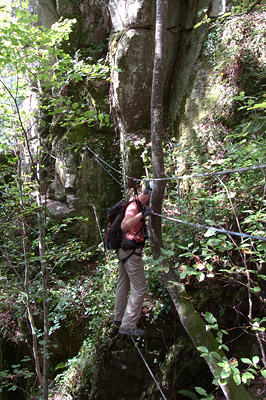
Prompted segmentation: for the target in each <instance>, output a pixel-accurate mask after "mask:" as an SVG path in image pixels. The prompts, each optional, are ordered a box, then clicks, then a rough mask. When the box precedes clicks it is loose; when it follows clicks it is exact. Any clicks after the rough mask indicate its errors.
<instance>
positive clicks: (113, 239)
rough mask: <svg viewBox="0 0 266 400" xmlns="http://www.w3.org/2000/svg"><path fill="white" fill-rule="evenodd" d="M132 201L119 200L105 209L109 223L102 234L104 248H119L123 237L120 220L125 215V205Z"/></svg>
mask: <svg viewBox="0 0 266 400" xmlns="http://www.w3.org/2000/svg"><path fill="white" fill-rule="evenodd" d="M132 201H134V200H132ZM132 201H125V200H120V201H119V202H118V203H116V204H115V205H113V206H112V207H110V208H108V209H107V217H108V221H109V223H108V226H107V229H106V231H105V235H104V247H105V248H106V249H109V250H118V249H119V247H120V243H121V240H122V237H123V234H122V230H121V222H122V220H123V218H124V216H125V211H126V208H127V206H128V205H129V204H130V203H132Z"/></svg>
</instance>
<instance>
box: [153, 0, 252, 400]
mask: <svg viewBox="0 0 266 400" xmlns="http://www.w3.org/2000/svg"><path fill="white" fill-rule="evenodd" d="M167 6H168V1H167V0H157V1H156V29H155V56H154V69H153V82H152V96H151V144H152V168H153V177H154V183H153V191H152V199H151V205H152V208H153V210H154V211H155V212H156V213H157V214H161V209H162V202H163V196H164V188H165V184H164V181H163V180H160V178H162V177H163V176H164V156H163V145H162V143H163V85H164V67H165V47H166V31H167ZM161 226H162V224H161V218H160V217H158V216H152V217H151V221H150V242H151V248H152V253H153V257H154V258H155V259H157V258H158V257H159V255H160V249H161V248H162V247H163V240H162V228H161ZM167 270H169V272H168V273H164V272H162V273H161V278H162V281H163V282H164V284H165V286H166V288H167V290H168V293H169V295H170V297H171V299H172V301H173V303H174V306H175V308H176V310H177V313H178V315H179V318H180V321H181V323H182V325H183V327H184V328H185V330H186V332H187V334H188V335H189V337H190V339H191V340H192V342H193V344H194V346H195V347H196V348H197V347H199V346H205V347H207V348H208V350H209V352H211V351H215V352H217V353H219V355H220V356H221V357H222V358H224V359H226V357H225V355H224V353H223V352H222V351H221V350H218V347H219V344H218V342H217V341H216V339H215V337H214V336H213V335H212V333H211V332H210V331H207V330H206V326H205V323H204V321H203V320H202V319H201V317H200V316H199V315H198V314H197V312H196V310H195V308H194V306H193V304H192V303H191V302H190V301H189V300H188V299H186V298H185V297H184V295H183V293H181V292H180V289H179V286H178V284H177V277H176V274H175V271H174V269H173V268H172V267H171V266H169V265H167ZM205 361H206V363H207V364H208V366H209V368H210V371H211V372H212V374H213V375H215V373H216V372H217V371H219V370H220V369H221V367H219V365H218V361H217V359H216V358H214V357H206V358H205ZM220 387H221V389H222V391H223V393H224V395H225V397H226V399H227V400H239V399H241V400H251V397H250V396H249V394H248V393H247V391H246V390H245V388H244V387H243V386H242V385H237V384H236V383H235V382H234V380H233V378H232V377H231V376H230V377H229V378H227V381H226V384H222V383H221V382H220Z"/></svg>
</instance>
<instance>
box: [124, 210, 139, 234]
mask: <svg viewBox="0 0 266 400" xmlns="http://www.w3.org/2000/svg"><path fill="white" fill-rule="evenodd" d="M142 217H143V215H142V212H139V213H138V214H136V215H134V216H133V217H132V216H130V215H129V216H125V218H124V219H123V221H122V223H121V229H122V231H123V232H128V231H130V229H132V228H134V226H135V225H136V224H137V223H138V222H139V221H140V220H141V218H142Z"/></svg>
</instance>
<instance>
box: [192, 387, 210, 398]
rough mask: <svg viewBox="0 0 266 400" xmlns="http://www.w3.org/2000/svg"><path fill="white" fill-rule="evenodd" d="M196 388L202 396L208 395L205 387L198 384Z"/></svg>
mask: <svg viewBox="0 0 266 400" xmlns="http://www.w3.org/2000/svg"><path fill="white" fill-rule="evenodd" d="M195 390H196V391H197V392H198V393H199V394H200V395H201V396H208V393H207V392H206V390H205V389H203V388H201V387H198V386H196V387H195Z"/></svg>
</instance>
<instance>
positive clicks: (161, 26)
mask: <svg viewBox="0 0 266 400" xmlns="http://www.w3.org/2000/svg"><path fill="white" fill-rule="evenodd" d="M167 8H168V0H157V2H156V27H155V55H154V67H153V81H152V94H151V145H152V168H153V177H154V182H153V191H152V199H151V202H152V208H153V210H154V211H155V212H156V213H158V214H159V213H161V209H162V202H163V196H164V187H165V181H161V180H156V179H158V178H161V177H163V176H164V158H163V147H162V141H163V118H162V114H163V87H164V67H165V53H166V52H165V47H166V28H167V27H166V22H167ZM161 227H162V224H161V219H160V218H159V217H153V218H151V221H150V236H151V246H152V251H153V254H154V255H155V256H156V258H157V257H158V256H159V253H160V248H161V247H162V234H161Z"/></svg>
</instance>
